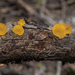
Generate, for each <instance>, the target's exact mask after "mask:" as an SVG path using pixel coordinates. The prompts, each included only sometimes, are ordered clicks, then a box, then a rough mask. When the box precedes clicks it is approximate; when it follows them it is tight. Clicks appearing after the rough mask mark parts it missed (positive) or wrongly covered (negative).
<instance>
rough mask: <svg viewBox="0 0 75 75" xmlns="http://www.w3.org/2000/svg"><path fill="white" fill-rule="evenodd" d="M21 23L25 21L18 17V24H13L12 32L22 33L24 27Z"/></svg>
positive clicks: (23, 23)
mask: <svg viewBox="0 0 75 75" xmlns="http://www.w3.org/2000/svg"><path fill="white" fill-rule="evenodd" d="M23 25H25V21H24V20H23V19H20V20H19V21H18V24H17V25H15V26H14V28H13V30H12V31H13V33H15V34H17V35H19V36H21V35H23V33H24V29H23V27H22V26H23Z"/></svg>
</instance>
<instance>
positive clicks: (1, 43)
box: [0, 24, 75, 63]
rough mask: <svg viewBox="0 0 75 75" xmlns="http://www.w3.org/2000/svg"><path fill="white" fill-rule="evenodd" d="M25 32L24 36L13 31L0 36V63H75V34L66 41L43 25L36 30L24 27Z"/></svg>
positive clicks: (67, 37)
mask: <svg viewBox="0 0 75 75" xmlns="http://www.w3.org/2000/svg"><path fill="white" fill-rule="evenodd" d="M10 25H11V24H10ZM29 26H31V25H29ZM8 27H11V26H8ZM12 27H13V26H12ZM38 27H39V28H38ZM24 30H25V31H24V34H23V35H22V36H18V35H16V34H14V33H13V32H12V30H9V31H8V33H7V34H6V35H4V36H0V63H5V62H9V61H15V62H20V61H29V60H37V61H40V60H61V61H65V62H66V61H68V62H71V61H73V62H74V61H75V36H74V34H73V33H72V34H71V35H67V36H66V37H65V38H64V39H59V38H57V37H55V36H54V35H53V34H52V31H51V30H48V27H46V26H45V25H43V26H41V24H36V28H26V27H24Z"/></svg>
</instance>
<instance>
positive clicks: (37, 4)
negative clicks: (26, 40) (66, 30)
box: [0, 0, 75, 75]
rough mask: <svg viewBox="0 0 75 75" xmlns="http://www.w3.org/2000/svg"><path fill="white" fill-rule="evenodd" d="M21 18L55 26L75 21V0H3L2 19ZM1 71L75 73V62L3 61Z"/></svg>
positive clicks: (8, 74)
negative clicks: (6, 62) (17, 62)
mask: <svg viewBox="0 0 75 75" xmlns="http://www.w3.org/2000/svg"><path fill="white" fill-rule="evenodd" d="M21 18H25V19H26V20H27V21H29V22H36V23H41V25H42V24H44V25H47V26H54V25H55V24H56V23H60V22H64V23H66V24H68V25H72V26H74V25H75V0H0V22H2V23H5V24H6V23H13V22H15V21H18V20H19V19H21ZM0 75H75V64H74V63H71V64H70V63H64V64H63V62H61V61H39V62H38V61H26V62H22V63H20V64H15V63H13V64H11V62H10V63H8V64H4V65H2V64H0Z"/></svg>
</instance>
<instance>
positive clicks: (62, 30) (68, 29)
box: [52, 23, 72, 39]
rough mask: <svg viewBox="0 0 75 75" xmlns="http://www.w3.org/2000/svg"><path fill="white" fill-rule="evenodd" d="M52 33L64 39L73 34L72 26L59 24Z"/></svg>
mask: <svg viewBox="0 0 75 75" xmlns="http://www.w3.org/2000/svg"><path fill="white" fill-rule="evenodd" d="M52 33H53V34H54V35H55V36H57V37H58V38H59V39H63V38H64V37H65V36H66V34H71V33H72V26H71V25H67V24H65V23H59V24H56V25H54V26H53V29H52Z"/></svg>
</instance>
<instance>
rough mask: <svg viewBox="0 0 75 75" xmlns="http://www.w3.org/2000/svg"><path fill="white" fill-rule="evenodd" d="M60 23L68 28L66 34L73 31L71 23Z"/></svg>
mask: <svg viewBox="0 0 75 75" xmlns="http://www.w3.org/2000/svg"><path fill="white" fill-rule="evenodd" d="M60 25H63V26H64V27H65V28H66V34H71V33H72V26H71V25H67V24H65V23H60Z"/></svg>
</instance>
